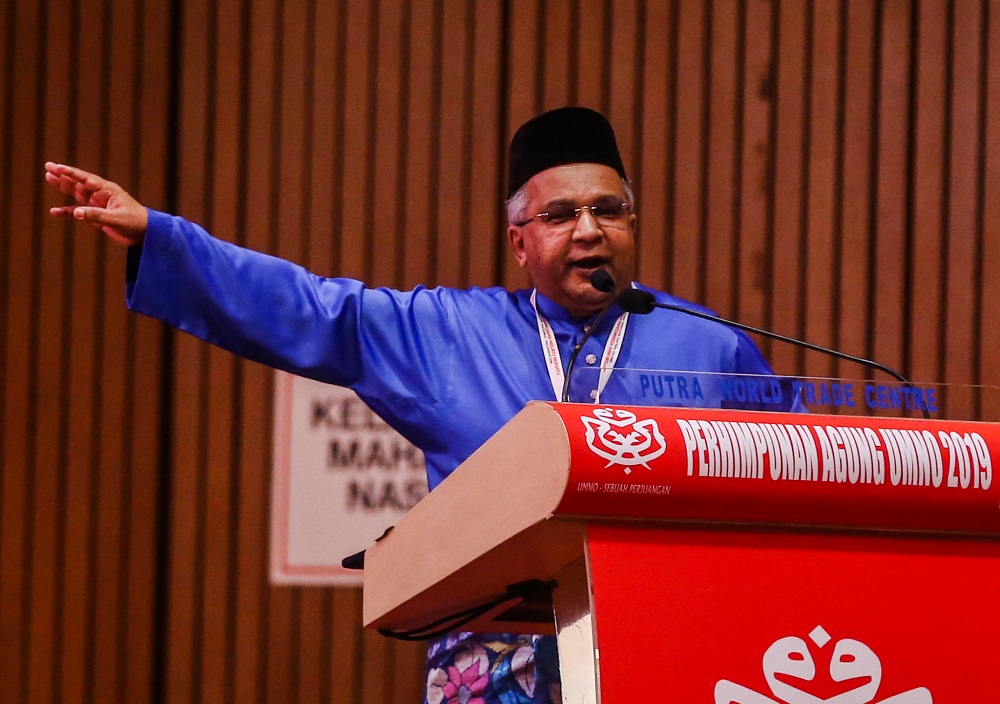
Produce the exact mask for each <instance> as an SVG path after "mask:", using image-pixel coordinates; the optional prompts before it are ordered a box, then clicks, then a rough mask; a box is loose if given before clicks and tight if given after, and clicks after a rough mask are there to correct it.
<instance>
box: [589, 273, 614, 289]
mask: <svg viewBox="0 0 1000 704" xmlns="http://www.w3.org/2000/svg"><path fill="white" fill-rule="evenodd" d="M590 285H591V286H593V287H594V288H596V289H597V290H598V291H600V292H601V293H611V292H613V291H614V290H615V280H614V278H612V276H611V274H609V273H608V272H606V271H605V270H604V269H594V273H593V274H591V275H590Z"/></svg>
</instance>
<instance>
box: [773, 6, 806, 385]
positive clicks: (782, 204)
mask: <svg viewBox="0 0 1000 704" xmlns="http://www.w3.org/2000/svg"><path fill="white" fill-rule="evenodd" d="M806 21H807V12H806V7H805V5H804V3H781V5H780V10H779V16H778V19H777V36H776V37H774V39H773V41H774V42H775V43H776V45H777V49H776V52H775V54H776V59H775V60H776V65H775V67H774V70H775V100H776V101H777V106H776V108H775V111H774V112H775V114H774V120H775V126H774V135H775V137H774V141H773V143H772V144H771V150H772V153H773V155H774V165H773V167H772V169H773V176H772V179H773V180H772V186H771V187H772V189H773V192H772V198H773V199H774V206H773V207H774V214H773V216H772V222H773V223H774V235H773V239H772V247H773V252H772V253H771V256H772V258H773V264H772V267H771V269H772V277H773V278H772V295H771V301H770V303H769V309H770V317H769V320H768V323H769V325H770V326H771V328H772V329H773V330H775V331H777V332H780V333H782V334H785V335H790V336H793V337H802V336H803V334H804V330H803V326H802V325H801V324H800V321H801V319H802V316H801V311H802V306H801V305H794V302H795V301H801V300H802V299H803V298H804V296H805V291H804V290H803V289H804V287H803V286H802V283H803V276H802V269H803V266H802V263H803V262H802V259H803V256H804V239H805V234H806V233H805V228H804V227H803V224H802V223H803V218H802V214H803V212H804V210H805V199H804V191H805V163H804V159H803V153H804V149H805V147H806V134H807V132H806V125H805V119H806V106H807V105H808V95H807V94H806V90H805V86H806V85H807V81H808V78H807V76H806V72H805V71H806V61H805V57H806V52H807V50H808V47H807V45H806V35H807V29H806ZM765 349H769V352H770V354H769V357H770V359H771V362H772V365H773V366H774V368H775V370H776V371H778V372H779V373H785V374H789V373H798V372H800V371H801V362H800V360H801V359H802V357H803V354H802V351H801V350H799V349H798V348H795V347H792V346H791V345H780V344H775V345H770V344H768V345H765Z"/></svg>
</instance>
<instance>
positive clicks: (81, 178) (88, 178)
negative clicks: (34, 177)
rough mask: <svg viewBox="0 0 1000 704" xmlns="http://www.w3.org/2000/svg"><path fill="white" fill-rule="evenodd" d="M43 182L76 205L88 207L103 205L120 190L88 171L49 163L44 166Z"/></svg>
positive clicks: (113, 184)
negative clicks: (71, 199)
mask: <svg viewBox="0 0 1000 704" xmlns="http://www.w3.org/2000/svg"><path fill="white" fill-rule="evenodd" d="M45 182H46V183H48V184H49V185H51V186H54V187H56V188H58V189H59V190H60V191H61V192H62V193H63V194H64V195H67V196H70V197H71V198H73V199H75V200H76V202H77V203H81V204H89V205H104V204H105V203H106V202H107V200H108V198H109V197H110V196H111V195H113V194H114V193H116V192H117V191H119V190H120V188H119V187H118V185H117V184H115V183H112V182H111V181H108V180H106V179H103V178H101V177H100V176H96V175H95V174H92V173H90V172H89V171H84V170H82V169H77V168H75V167H72V166H67V165H65V164H56V163H53V162H51V161H50V162H47V163H46V164H45ZM95 198H96V199H95Z"/></svg>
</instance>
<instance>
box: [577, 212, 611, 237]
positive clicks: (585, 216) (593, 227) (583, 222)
mask: <svg viewBox="0 0 1000 704" xmlns="http://www.w3.org/2000/svg"><path fill="white" fill-rule="evenodd" d="M603 234H604V230H602V229H601V226H600V225H598V224H597V218H595V217H594V214H593V213H592V212H590V207H589V206H584V207H583V208H580V214H579V215H577V216H576V225H575V226H574V227H573V238H574V239H593V238H595V237H600V236H601V235H603Z"/></svg>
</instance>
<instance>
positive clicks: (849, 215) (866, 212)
mask: <svg viewBox="0 0 1000 704" xmlns="http://www.w3.org/2000/svg"><path fill="white" fill-rule="evenodd" d="M845 21H846V24H847V26H846V30H845V31H846V34H847V36H846V55H845V60H846V65H845V66H843V67H842V70H843V72H844V74H843V75H844V79H843V81H844V88H843V91H844V95H843V101H844V104H843V107H842V109H843V112H844V134H843V151H842V153H841V154H840V155H839V159H840V161H841V164H842V166H841V169H842V181H843V191H842V192H843V199H842V203H840V204H839V209H840V232H839V235H840V248H841V252H840V261H841V266H840V277H839V278H840V281H839V284H838V288H837V297H838V300H839V305H838V308H839V311H840V318H839V321H836V322H837V327H838V329H839V330H838V331H839V335H838V337H837V339H836V340H835V344H836V346H837V348H838V349H842V350H844V351H845V352H848V353H850V354H854V355H861V356H864V355H865V354H866V349H865V337H864V331H865V320H864V310H865V308H866V307H867V305H868V300H869V296H870V294H871V292H870V290H869V281H868V278H869V277H868V272H869V271H870V270H871V267H872V266H873V265H874V262H873V261H872V254H873V252H872V251H871V248H870V247H869V243H870V242H871V238H872V235H873V233H872V231H871V228H870V226H869V223H870V212H871V207H872V200H871V193H872V187H871V178H870V177H871V172H872V170H871V166H870V160H871V156H872V144H873V141H874V135H873V134H872V116H873V111H874V108H875V106H874V105H873V101H872V85H873V74H874V62H875V57H874V55H873V51H874V37H875V25H874V8H873V7H872V6H871V5H867V4H861V3H848V5H847V16H846V20H845ZM865 373H866V370H864V369H859V368H858V367H857V366H856V365H849V364H841V365H838V375H839V376H844V377H851V378H863V377H864V375H865Z"/></svg>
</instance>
